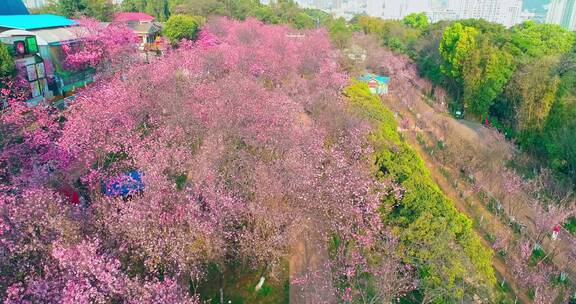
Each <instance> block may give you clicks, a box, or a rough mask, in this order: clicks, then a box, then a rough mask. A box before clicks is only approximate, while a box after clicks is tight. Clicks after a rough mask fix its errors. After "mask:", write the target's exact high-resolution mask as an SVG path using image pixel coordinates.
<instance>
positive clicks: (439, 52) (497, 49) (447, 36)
mask: <svg viewBox="0 0 576 304" xmlns="http://www.w3.org/2000/svg"><path fill="white" fill-rule="evenodd" d="M414 20H421V21H422V22H415V21H414ZM353 26H355V27H357V28H359V29H361V30H362V31H364V32H365V33H370V34H375V35H378V36H379V37H380V38H381V39H382V43H383V44H384V45H386V46H388V47H390V48H391V49H393V50H395V51H396V52H399V53H404V54H408V55H409V56H410V57H411V58H412V59H414V60H415V61H416V62H417V64H418V66H419V71H420V73H421V75H423V76H425V77H426V78H428V79H430V80H431V81H432V82H433V83H434V84H435V85H436V86H439V87H443V88H446V89H447V90H448V92H449V93H450V95H451V101H450V103H449V107H450V109H451V110H452V112H453V113H455V112H456V111H460V112H464V114H465V115H466V116H467V117H469V118H470V119H473V120H478V121H482V122H485V121H486V119H488V121H489V122H490V124H491V125H493V126H496V127H497V128H498V129H500V130H501V131H502V132H503V133H504V134H506V136H507V137H508V138H510V139H512V140H515V141H516V142H517V143H518V144H519V146H520V147H522V148H524V149H525V150H526V151H529V152H530V153H532V154H533V155H534V156H535V157H536V158H538V159H541V160H543V161H545V163H546V164H547V166H550V167H551V168H552V169H553V170H554V171H555V172H556V173H558V176H559V177H561V178H563V179H566V180H568V181H570V182H572V183H573V182H575V181H576V179H575V178H576V138H575V137H574V136H575V135H574V134H575V133H574V130H575V128H576V111H575V109H576V107H575V105H574V96H575V95H574V94H575V91H574V84H575V83H574V82H575V80H576V79H575V73H574V71H575V70H574V63H575V58H576V54H575V53H574V41H575V36H574V33H572V32H569V31H567V30H564V29H563V28H561V27H559V26H556V25H550V24H536V23H534V22H526V23H523V24H521V25H518V26H515V27H513V28H510V29H506V28H504V27H502V26H500V25H497V24H492V23H488V22H485V21H482V20H462V21H457V22H439V23H435V24H427V22H426V19H425V17H424V16H420V18H418V16H416V15H415V16H410V17H409V18H406V19H405V20H403V21H392V20H381V19H377V18H371V17H359V18H357V19H356V20H354V22H353Z"/></svg>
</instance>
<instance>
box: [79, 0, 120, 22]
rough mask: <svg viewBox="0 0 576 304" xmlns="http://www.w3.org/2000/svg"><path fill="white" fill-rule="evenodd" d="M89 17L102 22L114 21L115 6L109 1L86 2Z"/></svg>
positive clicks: (89, 0) (95, 0) (90, 0)
mask: <svg viewBox="0 0 576 304" xmlns="http://www.w3.org/2000/svg"><path fill="white" fill-rule="evenodd" d="M85 13H86V15H87V16H90V17H93V18H96V19H98V20H100V21H112V19H113V17H114V4H112V2H110V1H108V0H88V1H86V10H85Z"/></svg>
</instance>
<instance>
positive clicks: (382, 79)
mask: <svg viewBox="0 0 576 304" xmlns="http://www.w3.org/2000/svg"><path fill="white" fill-rule="evenodd" d="M358 79H359V80H361V81H370V80H372V79H374V80H376V81H378V82H382V83H388V82H390V77H385V76H380V75H374V74H366V75H364V76H362V77H360V78H358Z"/></svg>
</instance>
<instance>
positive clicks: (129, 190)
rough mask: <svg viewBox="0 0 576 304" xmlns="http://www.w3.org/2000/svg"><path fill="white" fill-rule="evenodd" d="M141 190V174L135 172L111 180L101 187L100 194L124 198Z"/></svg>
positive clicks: (142, 185)
mask: <svg viewBox="0 0 576 304" xmlns="http://www.w3.org/2000/svg"><path fill="white" fill-rule="evenodd" d="M143 190H144V183H143V182H142V173H140V172H139V171H136V170H133V171H129V172H126V173H124V174H122V175H119V176H117V177H114V178H111V179H110V180H108V181H106V182H104V183H103V185H102V192H104V194H105V195H106V196H122V197H125V196H127V195H130V194H134V193H138V192H141V191H143Z"/></svg>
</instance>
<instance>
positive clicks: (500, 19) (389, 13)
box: [298, 0, 536, 27]
mask: <svg viewBox="0 0 576 304" xmlns="http://www.w3.org/2000/svg"><path fill="white" fill-rule="evenodd" d="M298 3H299V4H300V5H301V6H304V7H309V8H318V9H322V10H325V11H328V12H330V13H332V14H334V15H336V16H338V17H344V18H346V19H350V18H352V17H353V16H354V15H357V14H367V15H369V16H373V17H380V18H383V19H402V18H404V17H405V16H407V15H409V14H411V13H421V12H424V13H426V15H427V16H428V18H429V19H430V21H431V22H437V21H440V20H457V19H469V18H475V19H485V20H487V21H491V22H495V23H500V24H502V25H504V26H507V27H511V26H514V25H516V24H519V23H521V22H523V21H526V20H528V19H531V18H534V17H535V16H536V14H535V13H533V12H529V11H523V1H522V0H424V1H423V0H298Z"/></svg>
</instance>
